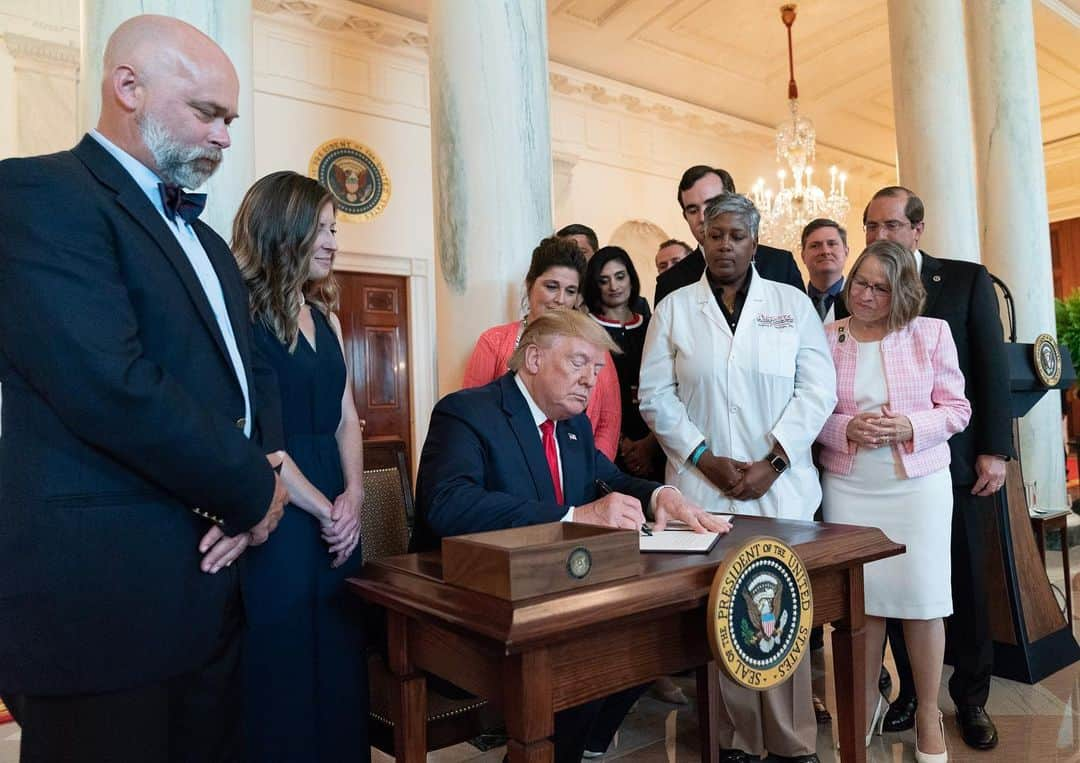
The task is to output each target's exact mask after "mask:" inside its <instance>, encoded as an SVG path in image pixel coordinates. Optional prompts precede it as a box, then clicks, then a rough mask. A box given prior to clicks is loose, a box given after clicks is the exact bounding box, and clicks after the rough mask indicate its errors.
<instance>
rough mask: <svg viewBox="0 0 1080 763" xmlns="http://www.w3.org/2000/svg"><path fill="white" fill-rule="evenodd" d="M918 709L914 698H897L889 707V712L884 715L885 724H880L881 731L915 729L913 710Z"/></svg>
mask: <svg viewBox="0 0 1080 763" xmlns="http://www.w3.org/2000/svg"><path fill="white" fill-rule="evenodd" d="M918 707H919V701H918V700H917V699H915V698H914V697H904V696H900V697H897V698H896V699H894V700H893V703H892V704H891V705H889V712H887V713H885V722H884V723H882V724H881V730H882V731H907V730H908V729H913V728H915V710H916V709H917V708H918Z"/></svg>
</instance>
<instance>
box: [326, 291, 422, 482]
mask: <svg viewBox="0 0 1080 763" xmlns="http://www.w3.org/2000/svg"><path fill="white" fill-rule="evenodd" d="M335 275H336V276H337V279H338V283H339V284H340V285H341V306H340V308H339V312H338V316H339V317H340V318H341V329H342V338H343V340H344V344H345V361H346V363H347V364H348V366H349V368H350V370H351V371H352V379H353V397H354V399H355V401H356V410H357V412H358V413H359V414H360V419H361V421H362V422H363V426H364V468H365V469H375V468H383V467H392V466H395V465H396V453H397V452H399V451H401V452H404V453H405V458H406V461H407V462H408V464H409V469H410V470H411V469H412V464H413V460H412V437H411V431H412V429H411V428H412V411H411V409H410V394H409V393H410V390H411V388H412V367H411V363H410V361H409V302H408V300H409V292H408V283H407V281H406V279H405V278H404V277H403V276H393V275H375V274H371V273H349V272H342V271H338V272H337V273H336V274H335Z"/></svg>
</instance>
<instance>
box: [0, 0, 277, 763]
mask: <svg viewBox="0 0 1080 763" xmlns="http://www.w3.org/2000/svg"><path fill="white" fill-rule="evenodd" d="M238 90H239V85H238V82H237V77H236V72H235V70H234V69H233V66H232V64H231V63H230V62H229V59H228V57H227V56H226V55H225V53H224V52H223V51H222V50H221V49H220V48H219V47H218V46H217V45H216V44H215V43H214V42H213V41H212V40H211V39H210V38H208V37H207V36H206V35H204V34H203V33H202V32H200V31H198V30H197V29H195V28H194V27H191V26H189V25H187V24H184V23H182V22H180V21H177V20H175V19H171V18H166V17H162V16H139V17H136V18H133V19H130V20H128V21H126V22H124V23H123V24H122V25H120V27H119V28H117V30H116V31H115V32H114V34H113V35H112V37H111V38H110V40H109V43H108V45H107V48H106V51H105V66H104V77H103V82H102V107H101V117H100V120H99V122H98V125H97V129H96V130H93V131H92V132H91V133H90V134H89V135H87V136H85V137H84V138H83V139H82V141H81V142H80V143H79V144H78V145H77V146H76V147H75V148H74V149H72V150H71V151H64V152H61V153H58V154H53V155H51V156H39V157H33V158H29V159H10V160H7V161H4V162H0V230H2V231H3V235H2V236H0V383H2V385H3V390H4V395H3V401H2V405H3V410H2V415H3V437H2V438H0V559H3V560H4V573H3V574H2V575H0V622H2V623H3V627H2V628H0V693H2V694H3V697H4V701H5V702H6V703H7V704H8V706H9V707H10V708H11V709H12V711H13V713H14V714H15V717H16V720H17V721H18V722H19V723H20V725H21V726H22V741H21V745H22V750H21V754H22V759H23V760H26V761H30V760H33V761H60V760H64V761H67V760H87V761H90V760H94V761H96V760H109V761H140V762H146V761H165V760H169V761H219V760H220V761H225V760H236V759H237V758H238V757H239V754H240V753H239V749H238V745H239V736H238V731H239V727H240V695H239V684H238V667H239V662H238V660H239V648H238V644H239V638H238V637H239V627H240V625H241V621H242V610H241V603H240V591H239V582H238V576H237V570H236V567H235V566H234V565H233V562H234V561H235V560H236V559H237V558H238V557H240V554H241V553H242V552H243V550H244V549H245V548H246V547H247V546H248V545H249V544H258V543H262V542H264V541H265V540H266V539H267V537H268V535H269V533H270V532H272V531H273V529H274V527H275V526H276V524H277V521H278V519H279V518H280V516H281V512H282V507H283V504H284V502H285V499H286V491H285V489H284V487H283V486H282V483H281V480H280V478H279V477H278V476H277V474H275V470H274V468H273V466H272V465H273V464H278V463H280V454H278V453H274V454H272V455H271V456H267V455H266V454H267V453H268V452H270V451H274V450H275V449H276V448H277V447H278V443H279V442H280V438H281V434H280V429H281V427H280V411H278V410H277V409H276V403H275V400H276V389H275V388H274V384H273V377H272V372H270V371H269V370H268V369H267V367H265V366H263V365H261V364H260V363H259V362H258V359H257V357H256V356H255V352H254V347H253V345H252V337H251V334H250V323H249V321H248V317H247V296H246V291H245V288H244V283H243V281H242V279H241V277H240V274H239V272H238V271H237V269H236V265H235V263H234V260H233V258H232V256H231V255H230V253H229V250H228V247H227V245H226V244H225V242H224V241H223V240H222V239H221V238H220V237H219V236H218V235H217V234H215V233H214V232H213V231H212V230H211V229H210V228H209V227H208V226H207V225H205V224H204V223H202V222H201V221H199V220H198V213H199V211H201V209H202V206H203V204H204V203H205V201H206V200H205V197H203V196H201V195H198V194H188V193H187V192H186V191H185V190H184V189H193V188H197V187H198V186H200V185H201V184H202V183H203V182H204V181H205V180H206V179H207V178H208V177H209V176H210V175H211V174H212V173H213V172H214V170H215V169H217V167H218V165H219V164H220V163H221V160H222V154H223V152H224V150H225V149H226V148H228V146H229V123H230V122H231V121H232V120H233V119H234V118H235V117H236V116H237V114H236V109H237V95H238Z"/></svg>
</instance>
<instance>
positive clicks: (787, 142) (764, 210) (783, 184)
mask: <svg viewBox="0 0 1080 763" xmlns="http://www.w3.org/2000/svg"><path fill="white" fill-rule="evenodd" d="M780 18H781V20H782V21H783V22H784V26H786V27H787V41H788V73H789V79H788V107H789V108H790V109H791V119H790V121H785V122H784V123H783V124H781V125H780V126H778V127H777V128H776V161H777V162H779V163H780V164H782V165H783V164H786V165H787V167H788V169H787V170H783V169H781V170H780V171H778V172H777V173H776V177H777V179H778V180H779V181H780V190H779V191H777V192H776V193H775V194H774V193H773V191H772V189H771V188H766V187H765V180H764V179H763V178H758V181H757V182H756V183H755V184H754V186H753V188H751V189H750V198H751V200H752V201H753V202H754V204H755V205H756V206H757V208H758V210H759V211H760V212H761V231H760V238H761V240H762V241H765V242H768V243H770V244H774V245H776V246H783V247H784V248H785V249H790V250H792V251H796V250H797V247H798V246H799V244H800V239H801V236H802V229H803V228H804V227H806V224H807V223H808V222H810V221H811V220H813V219H814V218H817V217H827V218H830V219H832V220H835V221H837V222H839V223H841V224H843V222H844V219H845V218H846V217H847V213H848V211H849V210H850V209H851V203H850V202H849V201H848V198H847V195H846V194H845V193H844V186H845V184H846V183H847V175H846V174H844V173H843V172H838V171H837V169H836V167H830V168H829V192H828V194H826V193H825V191H824V190H823V189H822V188H819V187H818V186H816V185H814V167H813V164H812V162H813V161H814V146H815V142H816V135H815V133H814V123H813V122H811V121H810V120H809V119H808V118H807V117H804V116H801V115H800V114H799V88H798V85H796V84H795V57H794V55H793V53H792V46H791V25H792V24H794V23H795V6H794V5H784V6H782V7H781V8H780ZM789 172H790V174H791V185H787V176H788V173H789Z"/></svg>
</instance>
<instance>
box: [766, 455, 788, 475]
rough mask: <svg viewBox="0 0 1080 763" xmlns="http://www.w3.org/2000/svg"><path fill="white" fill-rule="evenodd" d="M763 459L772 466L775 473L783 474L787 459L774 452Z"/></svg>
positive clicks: (786, 466)
mask: <svg viewBox="0 0 1080 763" xmlns="http://www.w3.org/2000/svg"><path fill="white" fill-rule="evenodd" d="M765 460H766V461H767V462H768V464H769V466H771V467H772V468H773V471H774V472H776V473H777V474H783V473H784V472H785V471H786V470H787V468H788V462H787V459H785V458H784V457H783V456H781V455H778V454H776V453H770V454H769V455H768V456H767V457H766V458H765Z"/></svg>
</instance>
